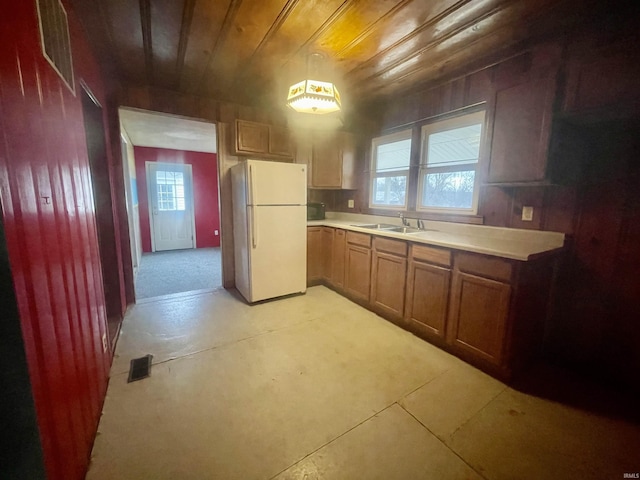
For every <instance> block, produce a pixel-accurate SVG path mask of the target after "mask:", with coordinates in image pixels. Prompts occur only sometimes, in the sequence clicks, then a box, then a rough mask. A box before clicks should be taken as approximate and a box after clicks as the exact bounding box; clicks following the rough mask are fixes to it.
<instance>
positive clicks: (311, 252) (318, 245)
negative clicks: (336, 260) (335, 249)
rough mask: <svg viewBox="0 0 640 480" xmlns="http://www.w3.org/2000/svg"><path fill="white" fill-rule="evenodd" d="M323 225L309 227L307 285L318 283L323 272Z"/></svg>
mask: <svg viewBox="0 0 640 480" xmlns="http://www.w3.org/2000/svg"><path fill="white" fill-rule="evenodd" d="M323 253H324V252H323V248H322V227H307V285H308V286H311V285H316V284H318V283H319V282H320V281H321V280H322V273H323V261H324V259H323Z"/></svg>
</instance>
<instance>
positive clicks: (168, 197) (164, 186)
mask: <svg viewBox="0 0 640 480" xmlns="http://www.w3.org/2000/svg"><path fill="white" fill-rule="evenodd" d="M156 183H157V187H158V210H161V211H170V210H180V211H183V210H185V201H184V175H183V174H182V173H181V172H165V171H162V170H158V171H157V172H156Z"/></svg>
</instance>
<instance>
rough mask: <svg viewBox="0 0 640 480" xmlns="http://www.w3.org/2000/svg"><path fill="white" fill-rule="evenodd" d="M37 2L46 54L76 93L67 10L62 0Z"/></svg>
mask: <svg viewBox="0 0 640 480" xmlns="http://www.w3.org/2000/svg"><path fill="white" fill-rule="evenodd" d="M36 3H37V5H38V20H39V23H40V38H41V39H42V51H43V53H44V56H45V58H46V59H47V60H48V61H49V63H50V64H51V66H53V68H54V70H55V71H56V72H58V75H60V77H61V78H62V79H63V80H64V83H66V85H67V87H69V88H70V89H71V91H72V92H73V93H74V94H75V85H74V83H73V63H72V61H71V41H70V39H69V24H68V22H67V12H66V10H65V9H64V7H63V6H62V3H61V2H60V0H37V2H36Z"/></svg>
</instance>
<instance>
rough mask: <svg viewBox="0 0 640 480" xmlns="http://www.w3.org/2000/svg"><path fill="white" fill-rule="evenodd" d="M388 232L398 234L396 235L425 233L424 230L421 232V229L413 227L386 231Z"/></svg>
mask: <svg viewBox="0 0 640 480" xmlns="http://www.w3.org/2000/svg"><path fill="white" fill-rule="evenodd" d="M385 230H386V231H387V232H396V233H420V232H424V230H420V229H419V228H413V227H394V228H387V229H385Z"/></svg>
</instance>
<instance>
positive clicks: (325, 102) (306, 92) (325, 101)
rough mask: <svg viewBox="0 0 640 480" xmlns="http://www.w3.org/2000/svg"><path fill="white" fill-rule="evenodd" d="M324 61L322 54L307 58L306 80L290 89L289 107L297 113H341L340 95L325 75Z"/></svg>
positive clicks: (311, 55) (312, 54)
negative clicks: (323, 70) (323, 69)
mask: <svg viewBox="0 0 640 480" xmlns="http://www.w3.org/2000/svg"><path fill="white" fill-rule="evenodd" d="M323 61H324V56H323V55H322V54H321V53H311V54H310V55H309V56H308V57H307V75H306V78H305V79H304V80H302V81H300V82H297V83H294V84H293V85H291V86H290V87H289V95H288V96H287V105H288V106H289V107H290V108H292V109H293V110H295V111H296V112H300V113H311V114H316V115H324V114H327V113H333V112H338V111H340V108H341V106H342V102H341V100H340V93H338V89H337V88H336V86H335V85H334V84H333V82H331V81H330V80H329V79H327V78H326V77H325V76H324V75H323V72H322V63H323Z"/></svg>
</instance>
